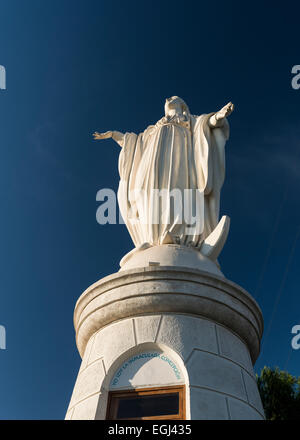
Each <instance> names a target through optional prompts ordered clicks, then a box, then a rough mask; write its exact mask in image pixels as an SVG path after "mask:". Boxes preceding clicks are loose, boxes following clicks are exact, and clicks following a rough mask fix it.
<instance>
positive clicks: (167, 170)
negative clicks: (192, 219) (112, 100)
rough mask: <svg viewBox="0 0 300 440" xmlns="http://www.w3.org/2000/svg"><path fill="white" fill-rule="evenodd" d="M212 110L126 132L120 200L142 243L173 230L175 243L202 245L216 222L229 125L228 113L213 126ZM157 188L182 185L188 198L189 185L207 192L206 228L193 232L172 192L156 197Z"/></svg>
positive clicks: (153, 242)
mask: <svg viewBox="0 0 300 440" xmlns="http://www.w3.org/2000/svg"><path fill="white" fill-rule="evenodd" d="M212 115H213V113H211V114H207V115H201V116H192V115H189V116H185V117H181V118H179V117H178V116H176V117H173V118H171V119H167V118H166V117H163V118H162V119H160V120H159V121H158V122H157V123H156V124H155V125H152V126H149V127H148V128H147V129H146V130H145V131H144V132H143V133H140V134H139V135H136V134H135V133H126V134H125V135H124V141H123V148H122V150H121V153H120V157H119V173H120V184H119V190H118V202H119V207H120V211H121V214H122V217H123V219H124V221H125V224H126V226H127V228H128V231H129V233H130V235H131V237H132V240H133V242H134V244H135V246H136V247H138V246H140V245H142V244H143V243H150V244H151V245H158V244H162V242H163V240H164V237H165V236H166V234H167V233H169V234H170V235H171V236H172V237H173V239H174V242H175V243H179V244H185V245H191V246H195V247H197V246H200V245H201V243H202V242H203V240H204V239H205V238H206V237H207V236H208V235H209V234H210V233H211V232H212V231H213V230H214V228H215V227H216V225H217V223H218V219H219V204H220V190H221V187H222V184H223V182H224V177H225V152H224V147H225V143H226V140H227V139H228V137H229V126H228V123H227V120H226V119H225V120H224V124H223V126H222V127H221V128H211V127H210V126H209V124H208V121H209V118H210V117H211V116H212ZM154 189H156V190H162V189H164V190H167V194H170V193H171V192H172V190H173V189H179V190H181V191H182V203H183V202H184V200H183V190H185V189H191V190H198V191H200V192H201V193H202V194H203V195H204V205H203V206H204V212H202V213H201V215H203V219H201V220H202V223H203V230H202V231H201V232H200V233H198V231H196V233H193V234H192V235H190V233H189V235H187V233H186V232H187V224H186V223H185V221H184V215H183V213H182V222H181V223H180V222H178V219H179V218H178V211H177V210H176V209H175V207H174V206H175V205H174V203H172V201H171V197H169V199H168V198H167V200H166V199H163V198H153V195H152V198H151V192H152V194H153V191H152V190H154ZM182 210H183V205H182ZM166 219H167V221H166ZM153 220H154V221H153ZM180 220H181V219H180Z"/></svg>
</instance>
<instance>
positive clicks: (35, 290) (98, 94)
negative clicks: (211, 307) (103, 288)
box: [0, 0, 300, 419]
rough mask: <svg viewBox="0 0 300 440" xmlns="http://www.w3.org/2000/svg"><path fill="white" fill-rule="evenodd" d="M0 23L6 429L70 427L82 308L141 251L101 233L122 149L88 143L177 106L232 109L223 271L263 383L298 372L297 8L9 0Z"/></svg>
mask: <svg viewBox="0 0 300 440" xmlns="http://www.w3.org/2000/svg"><path fill="white" fill-rule="evenodd" d="M279 5H281V6H279ZM0 10H1V15H0V65H3V66H5V68H6V71H7V89H6V90H0V142H1V160H0V197H1V216H0V228H1V248H0V259H1V266H0V268H1V306H0V324H1V325H4V326H5V327H6V331H7V350H0V390H1V392H0V418H1V419H7V418H8V419H18V418H20V419H56V418H57V419H62V418H64V415H65V412H66V409H67V406H68V403H69V399H70V396H71V392H72V389H73V385H74V382H75V379H76V375H77V371H78V368H79V366H80V357H79V355H78V353H77V350H76V346H75V340H74V329H73V322H72V319H73V310H74V305H75V302H76V300H77V298H78V297H79V295H80V294H81V293H82V291H83V290H84V289H86V288H87V287H88V286H89V285H90V284H92V283H93V282H95V281H97V280H98V279H100V278H102V277H103V276H105V275H108V274H110V273H113V272H115V271H117V270H118V264H119V261H120V259H121V258H122V257H123V256H124V254H125V253H126V252H128V251H129V250H131V249H132V243H131V240H130V237H129V235H128V233H127V231H126V229H125V226H120V225H119V226H116V225H109V226H108V225H107V226H100V225H99V224H97V222H96V217H95V214H96V209H97V206H98V203H97V202H96V192H97V191H98V190H99V189H101V188H114V189H117V185H118V169H117V161H118V154H119V147H118V146H117V145H116V144H115V143H114V142H113V141H111V140H108V141H106V142H104V141H103V142H101V143H100V142H98V143H97V142H95V141H93V140H92V136H91V134H92V133H93V132H94V131H95V130H98V131H106V130H109V129H116V130H120V131H134V132H140V131H142V130H144V128H145V127H146V126H147V125H149V124H150V123H153V122H156V121H157V120H158V119H159V118H160V117H161V116H162V115H163V103H164V99H165V98H166V97H168V96H172V95H179V96H181V97H182V98H183V99H184V100H186V102H187V103H188V105H189V107H190V109H191V112H192V113H194V114H201V113H207V112H210V111H216V110H218V109H219V108H221V107H222V106H223V105H224V104H226V103H227V102H228V101H230V100H231V101H232V102H234V104H235V105H236V108H235V112H234V113H233V114H232V116H230V124H231V137H230V141H229V142H228V143H227V145H226V149H227V150H226V164H227V170H226V173H227V175H226V181H225V184H224V187H223V190H222V202H221V213H222V214H227V215H229V216H230V217H231V221H232V223H231V230H230V235H229V238H228V241H227V243H226V246H225V249H224V251H223V253H222V255H221V258H220V262H221V266H222V269H223V272H224V274H225V275H226V276H227V278H229V279H231V280H233V281H235V282H236V283H238V284H240V285H242V286H243V287H244V288H245V289H247V290H248V291H249V292H250V293H252V294H253V295H254V296H255V297H256V298H257V300H258V302H259V304H260V306H261V308H262V310H263V314H264V319H265V337H264V343H263V350H262V353H261V356H260V357H259V359H258V361H257V364H256V371H258V372H259V371H260V368H261V367H263V366H264V365H268V366H279V367H280V368H286V369H287V370H288V371H290V372H291V373H292V374H295V375H300V368H299V365H300V350H298V351H296V350H294V351H291V344H290V342H291V337H292V335H291V328H292V326H294V325H296V324H300V316H299V315H300V294H299V257H300V238H299V242H298V241H297V233H298V232H299V225H300V207H299V184H300V167H299V165H300V142H299V139H300V114H299V112H300V110H299V109H300V90H298V91H297V90H294V89H292V87H291V78H292V75H291V69H292V66H294V65H296V64H300V54H299V13H300V6H299V5H298V6H296V2H288V1H286V2H284V3H276V2H267V1H266V2H258V1H252V2H247V3H241V2H233V1H226V2H223V1H217V0H216V1H214V2H207V1H205V2H204V1H203V2H200V1H199V0H197V1H184V2H180V1H173V2H167V1H164V0H159V1H147V2H146V1H143V0H139V1H131V0H129V1H126V2H125V1H123V0H122V1H121V0H120V1H116V0H109V1H108V0H102V1H100V0H98V1H94V0H85V1H83V0H82V1H71V0H69V1H67V0H59V1H57V0H51V1H43V2H41V1H38V0H27V1H26V2H25V1H23V0H19V1H17V0H6V1H4V0H1V1H0Z"/></svg>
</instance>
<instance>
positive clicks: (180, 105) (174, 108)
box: [165, 96, 190, 116]
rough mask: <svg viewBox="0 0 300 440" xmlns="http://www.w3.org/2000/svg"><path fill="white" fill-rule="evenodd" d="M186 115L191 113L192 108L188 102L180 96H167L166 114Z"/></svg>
mask: <svg viewBox="0 0 300 440" xmlns="http://www.w3.org/2000/svg"><path fill="white" fill-rule="evenodd" d="M174 114H178V115H186V116H188V115H189V114H190V110H189V108H188V106H187V104H186V103H185V102H184V100H183V99H181V98H179V96H171V98H167V99H166V102H165V115H166V116H167V115H174Z"/></svg>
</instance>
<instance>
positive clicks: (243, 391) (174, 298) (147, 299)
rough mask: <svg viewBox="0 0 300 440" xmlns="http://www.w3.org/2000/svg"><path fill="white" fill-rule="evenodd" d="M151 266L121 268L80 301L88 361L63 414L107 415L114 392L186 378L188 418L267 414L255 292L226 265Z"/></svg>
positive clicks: (79, 324) (81, 340)
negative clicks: (257, 369)
mask: <svg viewBox="0 0 300 440" xmlns="http://www.w3.org/2000/svg"><path fill="white" fill-rule="evenodd" d="M165 249H166V248H165ZM143 264H145V263H143ZM148 264H149V265H148V266H147V267H138V268H134V269H128V270H125V269H124V267H123V268H122V270H121V271H120V272H118V273H115V274H113V275H110V276H108V277H105V278H103V279H101V280H100V281H98V282H96V283H95V284H93V285H92V286H90V287H89V288H88V289H87V290H86V291H85V292H84V293H83V294H82V295H81V297H80V298H79V299H78V301H77V304H76V307H75V313H74V325H75V330H76V342H77V347H78V350H79V352H80V355H81V356H82V364H81V367H80V370H79V373H78V377H77V380H76V384H75V387H74V391H73V394H72V398H71V402H70V405H69V408H68V411H67V415H66V419H105V418H106V410H107V400H108V393H109V391H110V390H118V389H119V390H122V389H130V388H139V387H141V388H147V387H150V386H151V387H162V386H169V385H185V393H186V396H185V405H186V409H185V414H186V419H197V420H198V419H213V420H218V419H222V420H224V419H226V420H229V419H234V420H240V419H253V420H254V419H264V412H263V408H262V404H261V400H260V396H259V393H258V389H257V385H256V380H255V376H254V373H253V364H254V362H255V361H256V359H257V357H258V355H259V350H260V340H261V336H262V330H263V319H262V314H261V311H260V309H259V307H258V305H257V303H256V302H255V300H254V299H253V298H252V297H251V296H250V295H249V294H248V293H247V292H246V291H245V290H244V289H242V288H241V287H239V286H238V285H236V284H234V283H232V282H231V281H228V280H227V279H226V278H224V277H223V276H222V274H221V272H220V273H219V274H218V273H217V272H216V271H214V273H212V272H207V271H203V270H200V269H195V268H194V269H191V268H190V267H183V266H182V265H179V266H176V265H167V266H162V265H160V263H159V262H157V261H156V262H155V261H154V262H152V263H151V261H148ZM173 264H174V261H173Z"/></svg>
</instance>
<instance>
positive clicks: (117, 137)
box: [93, 131, 125, 147]
mask: <svg viewBox="0 0 300 440" xmlns="http://www.w3.org/2000/svg"><path fill="white" fill-rule="evenodd" d="M93 136H94V139H97V140H99V139H109V138H112V139H113V140H114V141H116V142H117V143H118V144H119V145H120V147H123V145H124V136H125V135H124V134H123V133H121V132H120V131H106V132H105V133H98V132H97V131H95V133H93Z"/></svg>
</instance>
